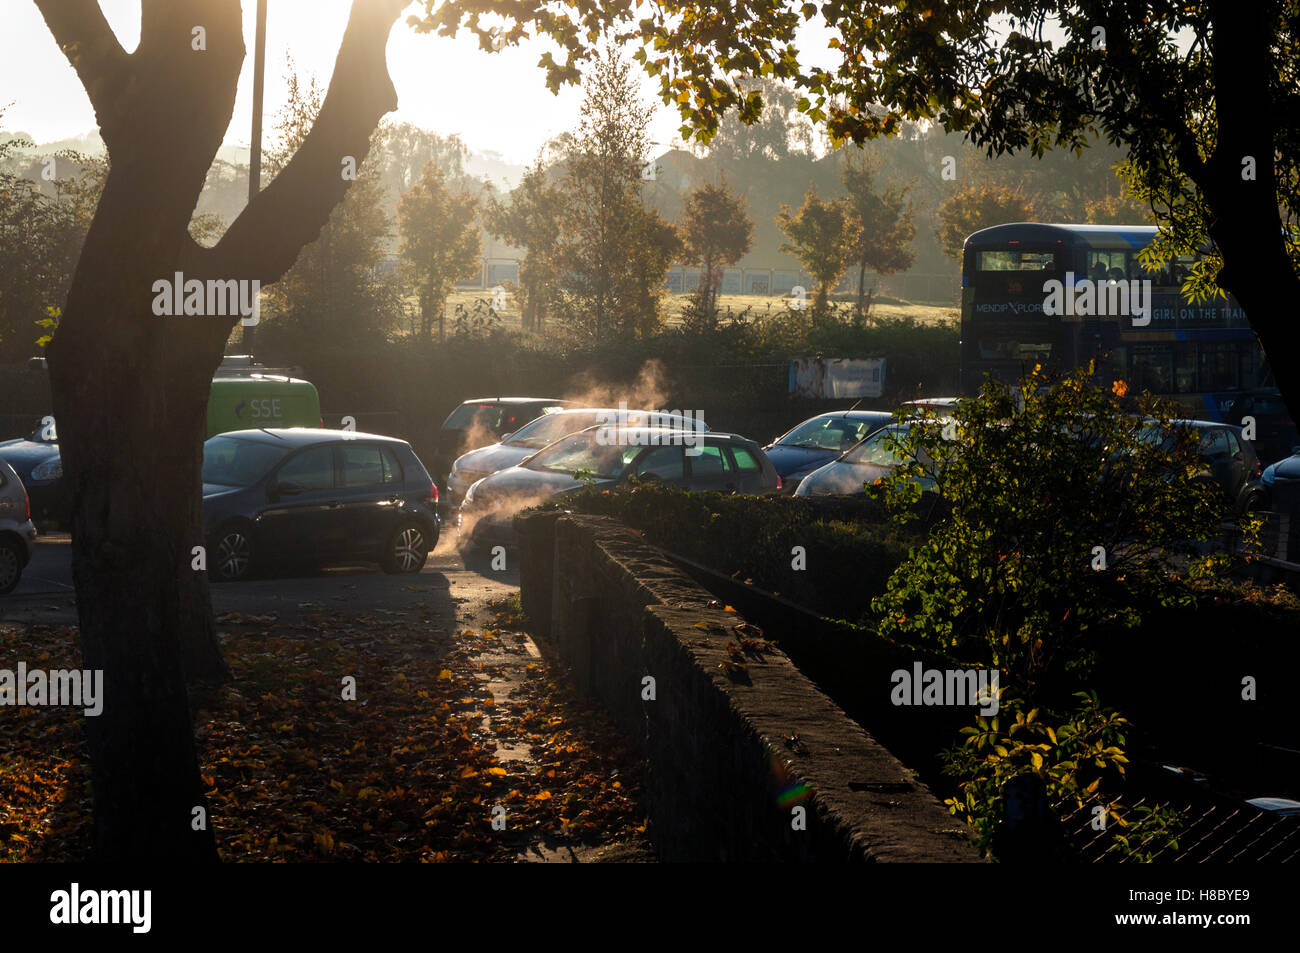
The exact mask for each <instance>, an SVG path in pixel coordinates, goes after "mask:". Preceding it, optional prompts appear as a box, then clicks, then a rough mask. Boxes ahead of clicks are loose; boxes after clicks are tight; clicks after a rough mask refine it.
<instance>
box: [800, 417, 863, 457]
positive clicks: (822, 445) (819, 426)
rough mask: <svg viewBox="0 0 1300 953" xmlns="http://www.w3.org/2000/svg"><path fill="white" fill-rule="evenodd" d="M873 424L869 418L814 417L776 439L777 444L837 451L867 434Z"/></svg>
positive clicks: (846, 447) (851, 444)
mask: <svg viewBox="0 0 1300 953" xmlns="http://www.w3.org/2000/svg"><path fill="white" fill-rule="evenodd" d="M873 426H875V425H873V424H872V422H871V421H870V420H852V419H846V418H844V417H814V418H813V419H812V420H805V421H804V422H803V423H801V424H800V425H799V426H798V427H795V428H794V429H793V430H791V431H790V432H789V433H788V434H786V435H785V436H784V437H782V438H781V439H780V440H778V441H777V446H779V447H804V448H806V449H809V450H834V451H835V452H836V453H839V452H840V451H842V450H846V449H848V448H849V447H851V446H853V445H854V444H855V443H857V442H858V441H859V440H861V439H862V438H863V437H865V436H866V435H867V434H869V433H870V432H871V430H872V427H873Z"/></svg>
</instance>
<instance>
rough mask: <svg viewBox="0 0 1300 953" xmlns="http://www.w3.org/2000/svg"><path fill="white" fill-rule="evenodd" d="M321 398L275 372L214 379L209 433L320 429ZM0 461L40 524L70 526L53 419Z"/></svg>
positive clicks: (5, 448) (3, 451)
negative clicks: (4, 462)
mask: <svg viewBox="0 0 1300 953" xmlns="http://www.w3.org/2000/svg"><path fill="white" fill-rule="evenodd" d="M320 425H321V415H320V398H319V396H318V395H317V393H316V387H315V386H314V385H313V384H312V383H311V382H310V381H305V380H299V379H298V378H294V377H281V376H278V375H274V374H258V373H251V374H243V375H234V374H232V375H231V376H229V377H225V376H221V377H215V378H213V380H212V388H211V390H210V391H209V392H208V417H207V428H208V430H207V435H208V436H209V437H212V436H214V435H216V434H219V433H224V432H226V431H230V430H244V429H247V428H250V427H319V426H320ZM0 459H3V460H7V461H9V462H10V463H12V464H13V466H14V469H16V470H17V471H18V475H19V476H20V477H21V478H22V481H23V485H24V486H25V487H26V488H27V493H28V495H29V496H30V497H31V501H32V512H33V515H34V516H35V518H36V519H37V520H39V521H41V522H48V523H52V524H55V525H60V524H66V523H67V522H68V519H69V517H70V516H71V507H72V498H71V496H69V494H68V491H67V490H66V489H65V487H64V485H63V458H62V456H61V454H60V451H59V438H58V428H57V427H56V424H55V420H54V418H53V417H46V418H44V419H43V420H42V421H41V423H40V424H39V425H38V426H37V428H36V430H35V431H33V433H32V435H31V436H30V437H29V438H27V439H26V440H8V441H5V442H4V443H0Z"/></svg>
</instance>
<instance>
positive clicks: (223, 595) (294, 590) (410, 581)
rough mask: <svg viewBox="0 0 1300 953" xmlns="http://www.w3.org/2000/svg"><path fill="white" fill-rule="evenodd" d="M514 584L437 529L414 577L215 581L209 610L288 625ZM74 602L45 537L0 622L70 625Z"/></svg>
mask: <svg viewBox="0 0 1300 953" xmlns="http://www.w3.org/2000/svg"><path fill="white" fill-rule="evenodd" d="M518 585H519V574H518V571H517V569H516V568H515V567H514V566H513V565H510V564H507V567H506V569H504V570H493V569H492V568H491V566H490V561H489V560H488V559H485V558H484V559H479V558H471V559H470V560H469V561H468V563H467V562H466V560H465V559H463V558H462V557H461V555H460V553H459V552H458V551H457V549H456V547H455V530H454V529H453V530H451V531H450V532H448V531H447V529H446V527H444V531H443V535H442V538H441V539H440V540H439V543H438V547H437V549H435V550H434V552H433V553H431V554H430V555H429V560H428V562H427V563H425V566H424V569H423V570H422V571H421V572H419V573H417V574H414V575H409V576H390V575H387V574H386V573H384V572H383V571H382V570H380V569H379V568H378V567H377V566H367V565H352V566H337V567H330V568H327V569H319V568H312V567H295V568H292V569H287V570H285V571H284V572H280V573H276V574H274V575H263V576H261V577H258V578H255V579H250V580H247V581H245V582H237V583H214V584H213V585H212V608H213V611H214V612H215V613H216V614H217V615H218V616H220V615H222V614H223V613H227V612H236V613H245V614H250V613H267V612H278V613H280V616H281V618H286V619H287V618H289V617H292V616H294V615H297V614H298V613H299V612H321V611H323V610H326V609H328V608H329V607H330V606H331V605H336V606H338V608H339V609H340V610H347V611H350V612H357V611H370V610H375V609H392V608H398V607H401V606H406V605H411V604H416V603H421V604H426V605H427V604H429V603H431V602H433V603H439V602H441V603H443V604H444V605H446V606H448V607H450V606H452V605H454V604H456V603H461V602H464V601H466V600H470V599H473V600H476V601H477V600H480V599H483V598H499V597H501V596H503V595H507V594H509V593H510V592H511V591H512V590H514V589H517V588H518ZM439 594H441V595H442V596H443V598H442V599H440V598H439ZM74 600H75V593H74V589H73V585H72V560H71V549H70V539H69V537H68V535H67V534H66V533H45V534H42V535H41V537H40V538H39V539H38V540H37V542H36V549H35V552H34V553H33V555H32V560H31V562H30V563H28V565H27V568H26V569H25V570H24V571H23V578H22V580H21V581H20V582H19V583H18V586H17V588H16V589H14V591H13V592H11V593H9V594H8V595H6V596H0V621H4V622H10V621H13V622H44V623H47V624H75V622H76V603H75V601H74Z"/></svg>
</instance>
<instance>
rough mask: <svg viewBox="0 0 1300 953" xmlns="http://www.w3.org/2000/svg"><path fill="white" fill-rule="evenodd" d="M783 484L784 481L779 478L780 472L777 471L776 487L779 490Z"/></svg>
mask: <svg viewBox="0 0 1300 953" xmlns="http://www.w3.org/2000/svg"><path fill="white" fill-rule="evenodd" d="M783 486H785V483H783V482H782V480H781V474H779V473H778V474H777V475H776V488H777V489H778V490H779V489H781V488H782V487H783Z"/></svg>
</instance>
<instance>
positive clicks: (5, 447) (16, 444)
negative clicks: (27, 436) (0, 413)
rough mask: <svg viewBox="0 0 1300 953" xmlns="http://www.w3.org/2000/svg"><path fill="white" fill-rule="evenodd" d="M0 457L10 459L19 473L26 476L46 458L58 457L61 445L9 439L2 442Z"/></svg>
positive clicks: (54, 458) (53, 458) (10, 462)
mask: <svg viewBox="0 0 1300 953" xmlns="http://www.w3.org/2000/svg"><path fill="white" fill-rule="evenodd" d="M0 457H3V458H4V459H5V460H6V461H8V463H9V464H10V465H11V466H12V467H13V468H14V469H15V470H17V471H18V472H19V474H21V475H24V476H25V475H26V474H27V472H28V471H30V470H31V469H32V467H35V466H38V465H39V464H42V463H44V462H45V461H46V460H56V459H58V457H59V445H58V444H57V443H37V442H36V441H35V440H9V441H6V442H5V443H3V444H0Z"/></svg>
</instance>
